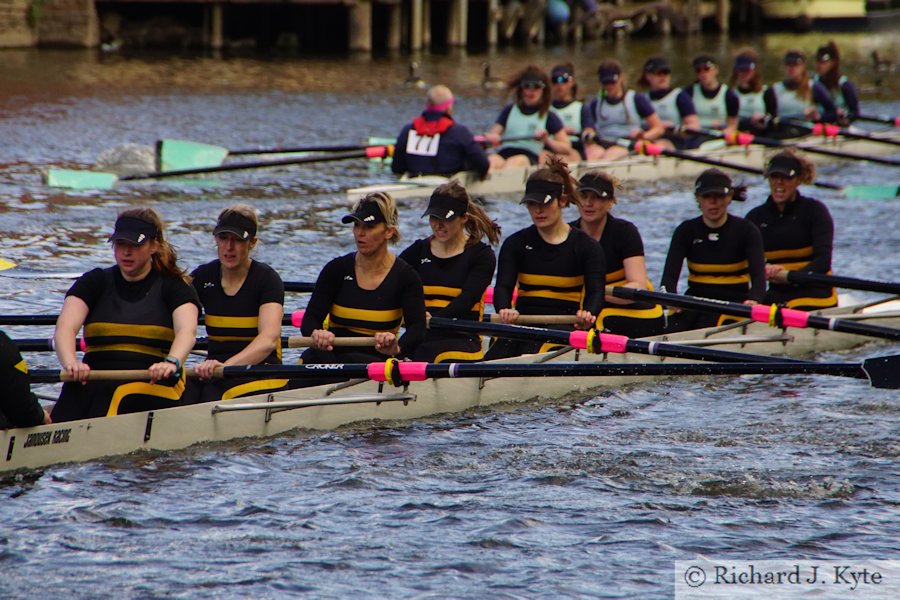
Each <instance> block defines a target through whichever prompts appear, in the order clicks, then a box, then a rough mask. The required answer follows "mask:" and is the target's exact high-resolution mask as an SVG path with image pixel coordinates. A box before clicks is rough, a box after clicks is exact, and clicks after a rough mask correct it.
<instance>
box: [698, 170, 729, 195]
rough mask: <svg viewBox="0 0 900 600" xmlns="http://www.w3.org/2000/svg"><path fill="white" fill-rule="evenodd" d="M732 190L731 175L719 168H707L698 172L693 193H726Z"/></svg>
mask: <svg viewBox="0 0 900 600" xmlns="http://www.w3.org/2000/svg"><path fill="white" fill-rule="evenodd" d="M733 190H734V187H733V186H732V183H731V177H729V176H728V175H726V174H725V173H723V172H722V171H720V170H719V169H707V170H705V171H703V172H702V173H700V176H699V177H698V178H697V181H696V182H695V183H694V193H695V194H696V195H698V196H703V195H706V194H728V192H731V191H733Z"/></svg>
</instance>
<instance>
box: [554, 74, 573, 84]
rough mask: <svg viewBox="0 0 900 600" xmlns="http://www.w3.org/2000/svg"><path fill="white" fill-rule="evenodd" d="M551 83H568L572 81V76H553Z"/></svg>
mask: <svg viewBox="0 0 900 600" xmlns="http://www.w3.org/2000/svg"><path fill="white" fill-rule="evenodd" d="M552 81H553V83H568V82H570V81H572V76H571V75H554V76H553V80H552Z"/></svg>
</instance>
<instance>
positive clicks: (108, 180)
mask: <svg viewBox="0 0 900 600" xmlns="http://www.w3.org/2000/svg"><path fill="white" fill-rule="evenodd" d="M391 152H392V147H391V146H374V147H372V148H368V149H366V150H359V151H354V152H343V153H335V154H326V155H322V156H301V157H298V158H285V159H280V160H269V161H258V162H248V163H235V164H228V165H220V166H214V167H198V168H196V169H177V170H173V171H161V172H158V173H141V174H137V175H123V176H121V177H119V176H117V175H115V174H113V173H100V172H95V171H73V170H69V169H50V171H48V173H47V176H46V179H47V185H50V186H54V187H66V188H74V189H108V188H111V187H112V186H113V185H114V184H115V183H116V182H117V181H141V180H145V179H163V178H167V177H185V176H188V175H203V174H206V173H222V172H225V171H239V170H242V169H265V168H269V167H281V166H286V165H303V164H311V163H320V162H330V161H335V160H348V159H352V158H382V157H387V156H390V154H391Z"/></svg>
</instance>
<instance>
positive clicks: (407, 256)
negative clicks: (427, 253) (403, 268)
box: [398, 240, 422, 269]
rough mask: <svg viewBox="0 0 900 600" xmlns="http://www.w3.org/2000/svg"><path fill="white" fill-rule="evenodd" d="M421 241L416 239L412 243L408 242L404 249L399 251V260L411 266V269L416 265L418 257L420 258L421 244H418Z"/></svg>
mask: <svg viewBox="0 0 900 600" xmlns="http://www.w3.org/2000/svg"><path fill="white" fill-rule="evenodd" d="M421 243H422V240H416V241H414V242H413V243H412V244H410V245H409V246H408V247H407V248H406V250H404V251H403V252H401V253H400V254H399V255H398V256H399V257H400V260H402V261H403V262H405V263H406V264H408V265H409V266H411V267H412V268H413V269H415V268H416V265H418V264H419V259H421V258H422V257H421V250H420V248H421V246H420V245H419V244H421Z"/></svg>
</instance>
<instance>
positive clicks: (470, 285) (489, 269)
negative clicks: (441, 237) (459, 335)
mask: <svg viewBox="0 0 900 600" xmlns="http://www.w3.org/2000/svg"><path fill="white" fill-rule="evenodd" d="M496 265H497V259H496V258H495V257H494V251H493V250H491V249H490V248H484V249H483V250H482V251H481V253H480V254H479V255H478V260H477V261H476V262H475V264H474V265H472V269H471V270H470V271H469V274H468V275H467V276H466V281H465V283H463V286H462V291H461V292H460V293H459V296H457V297H456V298H454V299H453V300H451V301H450V303H449V304H447V306H445V307H444V308H438V309H434V310H432V311H431V314H432V316H435V317H446V318H448V319H456V318H458V317H460V316H463V315H465V313H467V312H469V311H470V310H472V307H473V306H475V304H477V303H478V302H480V301H481V299H482V297H484V291H485V290H486V289H487V287H488V286H489V285H491V279H493V277H494V268H495V266H496Z"/></svg>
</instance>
